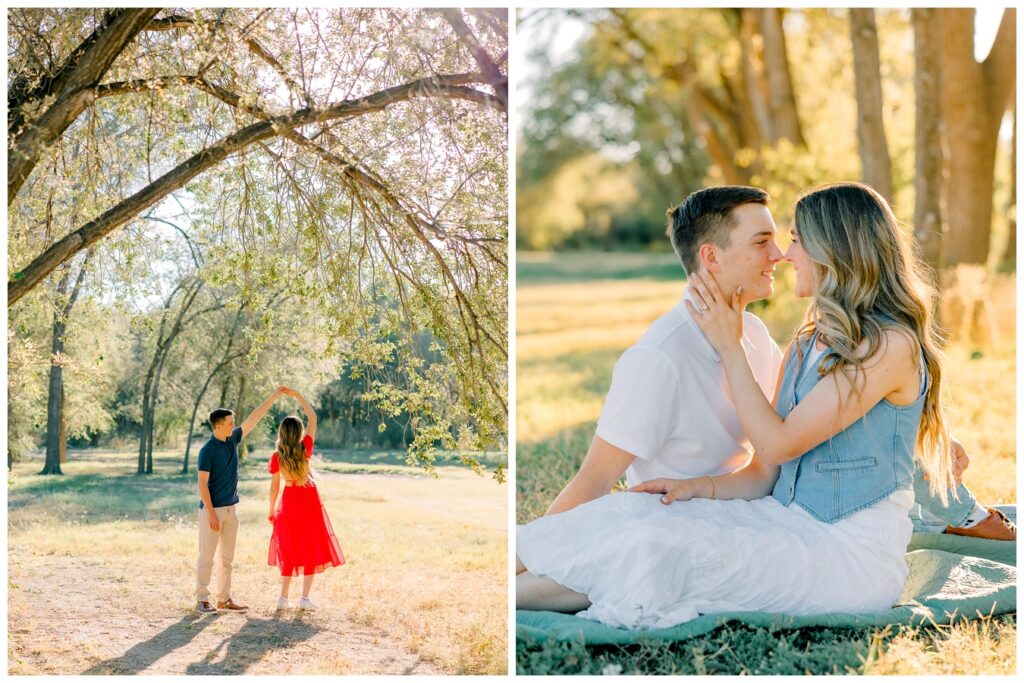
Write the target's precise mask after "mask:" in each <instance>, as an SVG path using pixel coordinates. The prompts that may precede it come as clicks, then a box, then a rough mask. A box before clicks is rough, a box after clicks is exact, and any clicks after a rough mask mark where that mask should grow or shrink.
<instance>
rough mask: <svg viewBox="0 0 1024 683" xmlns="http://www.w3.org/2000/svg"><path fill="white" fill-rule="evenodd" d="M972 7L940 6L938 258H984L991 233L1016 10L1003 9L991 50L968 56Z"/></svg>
mask: <svg viewBox="0 0 1024 683" xmlns="http://www.w3.org/2000/svg"><path fill="white" fill-rule="evenodd" d="M974 12H975V11H974V10H973V9H944V10H942V12H941V14H940V16H941V18H942V19H941V22H940V23H941V25H942V41H941V45H942V81H943V85H942V116H943V120H944V122H945V135H946V146H947V148H948V149H949V192H948V193H947V199H946V214H947V219H948V221H949V234H948V236H947V240H946V249H945V257H944V261H945V263H946V264H947V265H954V264H957V263H979V264H984V263H986V261H987V260H988V252H989V242H990V239H991V233H992V210H993V201H992V195H993V191H994V187H995V159H996V145H997V142H998V135H999V126H1000V123H1001V121H1002V118H1003V114H1004V113H1005V112H1006V108H1007V106H1008V104H1009V97H1010V93H1011V92H1012V90H1013V81H1014V78H1015V74H1016V64H1015V52H1016V11H1015V10H1013V9H1008V10H1006V11H1005V12H1004V13H1003V20H1002V22H1001V23H1000V25H999V31H998V33H997V34H996V40H995V43H994V44H993V46H992V51H991V52H990V53H989V55H988V57H987V58H986V59H985V61H984V62H982V63H980V64H979V63H978V62H977V61H976V60H975V58H974Z"/></svg>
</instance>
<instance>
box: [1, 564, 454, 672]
mask: <svg viewBox="0 0 1024 683" xmlns="http://www.w3.org/2000/svg"><path fill="white" fill-rule="evenodd" d="M8 558H9V575H8V670H9V671H8V672H9V673H10V674H171V675H182V674H347V673H358V674H443V673H445V672H444V671H442V670H440V669H439V668H437V667H436V666H435V665H434V664H432V663H430V662H427V661H423V660H422V659H420V658H419V657H418V656H417V655H416V654H414V653H412V652H410V651H409V650H408V649H407V648H406V647H405V646H404V645H403V644H402V643H400V642H397V641H396V639H395V638H394V637H391V636H389V635H388V634H387V633H385V632H383V631H382V630H380V629H378V628H376V627H375V626H373V625H372V624H370V625H367V624H358V623H354V622H353V621H351V620H350V619H349V618H348V617H347V615H346V613H345V610H344V608H343V607H342V608H336V607H330V606H324V607H322V608H321V609H319V610H317V611H315V612H303V613H299V612H296V611H294V610H290V611H287V612H282V613H278V614H276V615H275V613H274V611H273V599H274V596H269V595H267V596H261V599H260V600H255V599H254V600H249V601H248V602H249V603H250V609H249V611H248V612H247V613H245V614H223V613H222V614H217V615H212V616H206V617H202V616H200V615H199V614H198V613H197V612H196V611H195V610H194V609H192V603H191V601H188V602H185V601H184V600H183V599H181V598H169V595H168V592H167V588H166V587H164V586H153V590H152V592H150V591H147V590H146V589H145V585H146V584H147V583H150V582H152V581H154V580H155V581H159V578H158V577H154V576H152V575H150V576H149V577H148V578H147V577H146V576H144V575H145V574H149V573H150V572H149V568H145V569H143V568H131V567H129V568H119V569H116V570H115V569H112V568H110V567H109V565H107V564H104V563H102V562H100V561H98V560H89V559H81V558H72V557H66V556H55V555H49V556H45V557H31V556H29V557H26V556H25V555H24V554H23V552H19V549H18V548H16V547H11V548H10V549H9V555H8ZM236 571H237V570H236ZM176 595H180V593H176ZM247 597H248V596H247ZM264 603H265V604H264Z"/></svg>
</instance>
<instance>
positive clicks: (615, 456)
mask: <svg viewBox="0 0 1024 683" xmlns="http://www.w3.org/2000/svg"><path fill="white" fill-rule="evenodd" d="M635 457H636V456H634V455H633V454H632V453H629V452H627V451H624V450H622V449H621V448H617V447H616V446H613V445H611V444H610V443H608V442H607V441H605V440H604V439H602V438H601V437H599V436H595V437H594V440H593V441H592V442H591V443H590V449H589V450H588V451H587V455H586V457H585V458H583V464H581V465H580V469H579V471H578V472H577V473H576V476H575V477H573V478H572V480H571V481H570V482H569V483H568V484H566V486H565V488H564V489H562V492H561V493H559V494H558V497H557V498H555V502H553V503H551V507H549V508H548V511H547V512H546V513H544V514H545V515H553V514H556V513H558V512H565V511H566V510H571V509H572V508H574V507H576V506H577V505H582V504H583V503H586V502H589V501H591V500H594V499H595V498H600V497H601V496H603V495H604V494H606V493H608V492H609V491H611V488H612V486H614V485H615V482H617V481H618V480H619V478H620V477H621V476H622V475H623V473H624V472H625V471H626V468H627V467H629V466H630V464H631V463H632V462H633V460H634V458H635Z"/></svg>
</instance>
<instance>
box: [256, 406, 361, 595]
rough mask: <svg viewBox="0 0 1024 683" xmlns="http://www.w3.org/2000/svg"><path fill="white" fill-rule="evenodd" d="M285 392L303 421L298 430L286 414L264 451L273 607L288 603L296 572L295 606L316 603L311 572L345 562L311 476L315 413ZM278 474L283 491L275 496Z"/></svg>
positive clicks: (294, 419) (300, 422)
mask: <svg viewBox="0 0 1024 683" xmlns="http://www.w3.org/2000/svg"><path fill="white" fill-rule="evenodd" d="M283 393H284V394H285V395H286V396H291V397H293V398H295V399H296V400H297V401H298V402H299V404H300V405H301V406H302V410H303V411H304V412H305V413H306V420H307V422H308V427H307V428H306V429H305V430H303V427H302V420H300V419H299V418H297V417H295V416H288V417H286V418H285V419H284V420H282V421H281V426H280V427H279V428H278V431H277V450H276V451H275V452H274V454H273V455H272V456H270V467H269V469H270V474H271V475H273V476H272V477H271V479H270V514H269V515H268V516H267V519H268V520H270V523H271V524H273V525H274V533H273V534H272V535H271V537H270V554H269V556H268V558H267V563H268V564H271V565H276V566H277V567H279V568H280V569H281V597H280V598H278V600H277V609H286V608H287V607H288V588H289V587H290V586H291V582H292V577H293V576H298V575H299V574H300V573H301V574H302V575H303V576H302V599H301V600H299V609H311V608H314V607H316V605H315V604H314V603H313V601H312V600H310V599H309V589H310V588H312V586H313V576H315V575H316V574H318V573H320V572H322V571H323V570H325V569H327V568H328V567H337V566H339V565H342V564H345V556H344V555H343V554H342V553H341V546H339V545H338V539H337V538H336V537H335V535H334V530H333V529H332V528H331V520H330V519H328V518H327V510H325V509H324V504H323V502H322V501H321V500H320V493H319V491H317V488H316V484H315V483H314V481H313V476H312V475H313V473H312V470H311V469H310V463H309V459H310V458H311V457H312V456H313V439H314V438H315V437H316V413H315V412H314V411H313V408H312V407H311V406H310V405H309V402H308V401H306V399H305V398H303V396H302V394H300V393H299V392H297V391H295V390H294V389H287V388H285V389H284V391H283ZM282 479H283V480H284V487H283V488H284V493H282V494H281V502H280V503H278V502H277V495H278V492H280V491H281V489H282V487H281V480H282Z"/></svg>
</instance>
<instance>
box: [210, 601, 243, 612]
mask: <svg viewBox="0 0 1024 683" xmlns="http://www.w3.org/2000/svg"><path fill="white" fill-rule="evenodd" d="M217 609H226V610H231V611H232V612H244V611H245V610H247V609H249V607H248V605H239V604H238V603H237V602H235V601H234V600H232V599H231V598H228V599H227V600H218V601H217Z"/></svg>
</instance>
